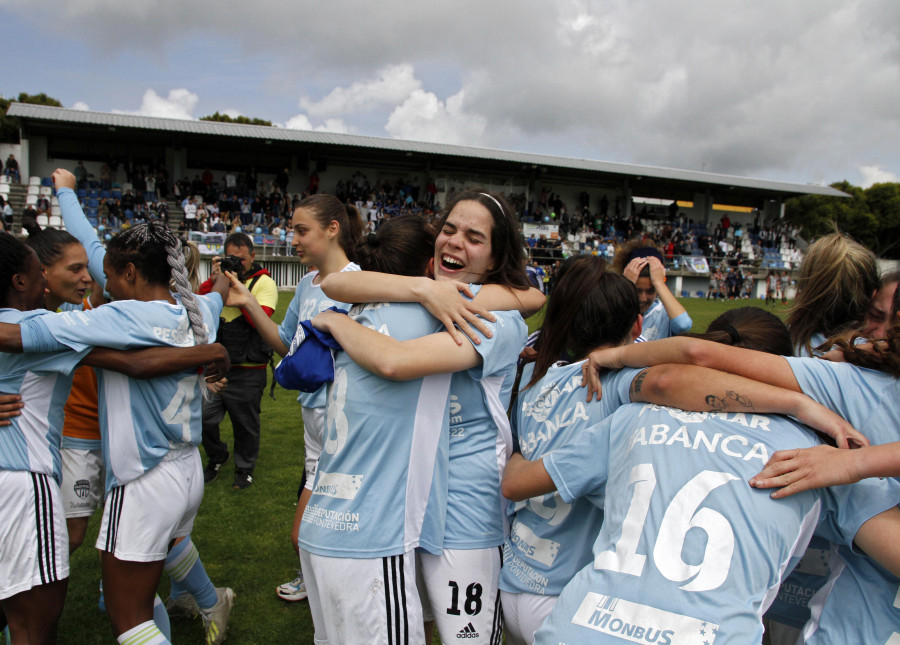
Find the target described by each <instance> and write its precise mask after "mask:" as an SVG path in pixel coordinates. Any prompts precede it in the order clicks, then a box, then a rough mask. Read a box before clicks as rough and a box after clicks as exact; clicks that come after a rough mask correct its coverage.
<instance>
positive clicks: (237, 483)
mask: <svg viewBox="0 0 900 645" xmlns="http://www.w3.org/2000/svg"><path fill="white" fill-rule="evenodd" d="M252 483H253V475H251V474H250V473H249V472H247V471H246V470H236V471H235V472H234V484H232V487H233V488H236V489H238V490H243V489H245V488H250V484H252Z"/></svg>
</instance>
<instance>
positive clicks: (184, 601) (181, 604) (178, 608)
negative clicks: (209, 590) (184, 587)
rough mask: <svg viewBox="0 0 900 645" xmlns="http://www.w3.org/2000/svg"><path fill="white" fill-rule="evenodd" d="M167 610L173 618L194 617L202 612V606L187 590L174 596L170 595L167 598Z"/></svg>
mask: <svg viewBox="0 0 900 645" xmlns="http://www.w3.org/2000/svg"><path fill="white" fill-rule="evenodd" d="M166 612H168V614H169V616H170V617H172V618H194V617H195V616H196V615H197V614H199V613H200V607H199V606H198V605H197V601H196V600H194V597H193V596H192V595H191V594H189V593H188V592H187V591H185V592H184V593H183V594H181V595H180V596H175V597H174V598H173V597H171V596H169V599H168V600H166Z"/></svg>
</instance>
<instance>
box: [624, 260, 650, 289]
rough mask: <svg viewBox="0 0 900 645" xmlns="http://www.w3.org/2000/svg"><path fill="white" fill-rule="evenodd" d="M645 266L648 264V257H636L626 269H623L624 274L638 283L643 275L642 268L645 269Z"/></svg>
mask: <svg viewBox="0 0 900 645" xmlns="http://www.w3.org/2000/svg"><path fill="white" fill-rule="evenodd" d="M645 266H647V258H634V259H633V260H632V261H631V262H629V263H628V264H627V265H626V266H625V270H624V271H622V274H623V275H624V276H625V277H626V278H628V279H629V280H631V281H632V282H633V283H635V284H637V281H638V278H639V277H640V275H641V270H643V268H644V267H645Z"/></svg>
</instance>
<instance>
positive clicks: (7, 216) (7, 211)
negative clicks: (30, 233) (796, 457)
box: [0, 197, 15, 230]
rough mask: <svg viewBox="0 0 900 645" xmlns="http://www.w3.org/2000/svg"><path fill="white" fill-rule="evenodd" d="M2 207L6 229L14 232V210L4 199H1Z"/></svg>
mask: <svg viewBox="0 0 900 645" xmlns="http://www.w3.org/2000/svg"><path fill="white" fill-rule="evenodd" d="M0 205H2V209H3V221H4V222H5V223H6V228H7V229H9V230H12V222H13V215H14V214H15V213H13V209H12V206H10V205H9V202H8V201H5V200H4V199H3V198H2V197H0Z"/></svg>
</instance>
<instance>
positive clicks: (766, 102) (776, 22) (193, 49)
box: [0, 0, 900, 183]
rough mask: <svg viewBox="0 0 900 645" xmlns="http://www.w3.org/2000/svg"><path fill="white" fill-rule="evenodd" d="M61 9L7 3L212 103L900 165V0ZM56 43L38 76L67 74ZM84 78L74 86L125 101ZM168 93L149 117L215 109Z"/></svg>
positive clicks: (675, 148) (335, 124) (91, 98)
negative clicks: (140, 32)
mask: <svg viewBox="0 0 900 645" xmlns="http://www.w3.org/2000/svg"><path fill="white" fill-rule="evenodd" d="M0 2H4V0H0ZM57 4H58V3H54V2H51V0H29V1H28V2H14V3H9V4H5V5H4V7H9V11H10V13H15V14H17V15H18V16H20V17H24V18H25V19H26V20H30V21H31V22H32V23H33V24H34V25H36V26H38V25H39V26H40V27H41V28H42V29H46V30H49V31H50V32H53V34H54V35H56V36H58V38H57V39H56V40H54V39H49V40H48V43H49V42H51V41H52V43H53V44H54V46H56V47H59V48H63V47H65V48H66V49H65V50H64V51H72V52H76V51H78V50H79V48H80V49H81V51H88V52H91V53H92V54H93V59H92V60H91V61H88V62H89V63H91V62H92V63H94V64H93V65H89V64H88V63H85V61H84V58H85V57H86V56H82V57H81V58H79V57H78V56H75V55H73V56H71V57H69V58H71V60H72V65H79V66H80V67H79V68H78V69H84V68H87V67H88V66H90V67H91V69H93V68H95V67H96V68H98V69H97V73H103V74H105V75H106V77H112V78H116V76H115V74H121V75H123V76H124V75H125V74H129V75H130V76H129V78H135V77H137V78H145V77H146V78H147V79H148V80H147V81H146V85H142V86H139V87H140V91H143V89H144V88H145V87H148V86H150V85H151V84H152V85H154V86H157V87H158V86H159V84H160V83H161V82H163V81H159V80H158V79H160V78H173V80H171V81H169V83H170V85H169V87H172V86H176V87H177V86H181V87H184V86H187V85H189V86H190V87H192V88H194V91H197V92H199V93H200V94H202V95H203V97H204V105H203V108H204V113H211V112H213V111H214V110H215V109H219V110H220V111H221V109H222V106H236V107H239V108H240V111H241V112H242V113H243V114H253V115H259V116H260V117H262V118H267V119H272V120H273V121H279V122H287V123H288V126H287V127H302V128H304V129H329V130H331V131H335V130H337V131H351V132H362V133H365V134H372V135H383V134H384V133H385V131H386V132H387V133H388V134H389V135H390V136H394V137H412V138H418V139H429V140H439V141H447V140H452V141H455V142H463V143H470V144H474V145H490V146H492V147H499V148H508V149H517V150H528V151H533V152H542V153H547V154H561V155H566V156H574V157H588V158H594V159H607V160H613V161H624V162H631V163H646V164H652V165H659V166H672V167H676V168H696V169H700V168H701V167H703V166H704V164H705V167H706V170H708V171H711V172H721V173H730V174H738V175H752V176H762V177H774V178H780V179H788V180H796V181H801V182H806V181H810V180H813V181H824V182H825V183H828V182H830V181H834V180H837V179H842V178H844V177H847V176H858V173H859V172H860V170H859V169H860V168H861V167H862V166H866V165H870V164H871V163H872V160H876V159H877V160H878V163H879V164H880V166H881V167H884V168H900V148H898V146H897V145H896V142H897V141H898V140H900V119H898V118H897V110H896V106H897V105H898V104H900V47H898V44H897V43H898V41H897V38H896V33H895V32H896V25H897V24H900V2H897V1H896V0H792V1H791V2H786V3H781V4H773V3H752V2H750V3H748V2H744V1H739V0H684V2H677V3H673V2H666V1H665V0H644V1H643V2H631V1H629V0H557V2H553V3H547V2H541V1H538V0H495V1H493V2H490V3H483V2H476V0H455V1H454V2H437V3H425V4H423V5H422V6H421V7H419V6H417V7H416V9H415V10H414V11H411V10H410V8H409V6H408V3H407V4H404V3H401V2H400V1H399V0H382V2H378V3H373V2H370V1H368V0H366V1H363V0H346V1H345V2H340V3H320V5H317V7H316V10H315V11H309V8H308V7H307V6H306V4H305V3H297V2H289V1H288V0H257V1H256V2H255V3H252V4H247V3H243V4H241V3H238V4H236V5H234V6H230V5H229V8H228V11H222V10H221V7H220V4H219V3H217V2H215V1H214V0H191V2H188V3H184V2H180V1H178V0H158V1H157V2H156V3H151V4H147V3H129V2H114V1H113V0H71V2H68V3H67V4H66V5H65V6H64V7H62V8H60V7H57V6H56V5H57ZM173 15H177V16H178V20H176V21H174V22H173V21H172V19H171V17H172V16H173ZM134 24H140V25H141V27H142V29H144V30H145V31H146V32H147V33H152V34H154V37H153V38H144V39H138V40H135V39H134V38H133V33H132V31H133V30H129V29H124V28H123V25H134ZM298 24H300V25H302V30H301V32H302V33H298V32H297V25H298ZM57 41H58V42H59V44H58V45H56V43H57ZM223 43H227V47H223ZM42 49H46V50H47V52H46V54H47V56H48V58H47V60H45V59H44V55H45V52H44V51H38V52H33V53H32V55H31V56H29V57H28V58H29V61H26V63H28V64H29V65H33V70H38V71H37V72H33V73H32V76H34V75H35V74H38V75H39V74H41V73H43V72H41V71H40V70H42V69H45V68H46V69H56V65H55V64H54V63H53V61H56V60H59V58H60V53H59V51H58V50H53V49H52V48H51V47H49V46H48V47H46V48H42ZM136 52H137V53H139V54H140V55H137V54H136ZM223 59H224V60H223ZM184 60H191V65H190V69H185V68H186V66H185V65H184V63H183V61H184ZM32 61H33V62H32ZM126 63H127V65H128V68H127V71H124V72H123V71H122V70H123V69H126ZM29 69H32V68H29ZM197 69H202V70H204V74H201V75H200V76H199V77H198V76H197V75H196V72H195V71H192V70H197ZM191 74H193V76H191ZM69 76H70V77H72V79H73V80H72V81H71V82H73V83H74V82H75V80H78V82H79V86H78V89H77V91H75V90H68V91H69V95H77V96H82V97H84V98H85V100H86V101H88V102H90V104H91V105H92V106H95V109H96V108H97V106H98V105H102V104H104V101H105V102H106V103H105V104H107V105H108V104H109V103H110V99H108V98H106V99H101V98H99V96H100V95H101V94H102V92H101V90H103V89H106V90H107V92H108V91H109V88H103V87H102V86H101V87H99V88H97V89H96V90H94V91H95V92H97V93H96V94H90V95H85V94H84V90H83V88H84V87H85V85H86V83H85V82H84V79H83V78H80V79H79V78H78V77H77V74H75V73H73V74H70V75H69ZM201 77H202V78H201ZM42 78H47V79H48V80H47V83H48V84H51V85H52V84H53V83H54V82H56V83H57V86H58V85H59V82H58V81H54V80H52V79H53V77H51V76H49V75H47V76H45V77H42ZM149 79H153V80H149ZM194 79H196V82H195V80H194ZM238 80H239V82H238ZM88 85H89V84H88ZM236 88H240V98H239V99H238V98H235V97H236V95H235V89H236ZM47 90H48V91H50V92H51V94H52V93H53V91H54V90H55V87H47ZM133 92H134V90H129V93H133ZM185 92H186V90H185ZM60 94H62V95H65V94H64V93H62V92H60ZM188 94H189V93H188ZM154 97H155V98H154ZM298 97H302V98H301V99H300V100H299V107H298ZM150 99H153V100H145V101H144V103H145V104H146V105H142V107H141V113H164V114H165V115H166V116H171V115H172V114H171V113H173V112H174V113H176V114H178V115H179V116H180V117H181V118H193V117H192V115H193V114H194V109H195V108H197V103H196V102H194V103H190V102H189V101H184V100H181V99H179V98H177V97H175V98H173V97H172V96H171V95H170V96H169V97H168V98H160V97H157V96H156V95H155V94H153V95H151V97H150ZM207 101H210V102H213V103H212V105H211V106H210V107H209V108H207V106H206V105H205V103H206V102H207ZM151 103H152V104H153V105H150V104H151ZM217 103H218V104H217ZM101 109H103V108H101ZM298 113H299V114H298ZM198 114H199V113H198Z"/></svg>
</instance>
